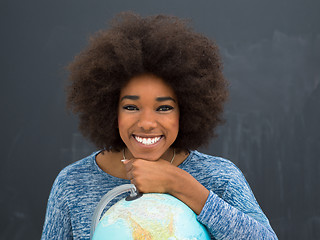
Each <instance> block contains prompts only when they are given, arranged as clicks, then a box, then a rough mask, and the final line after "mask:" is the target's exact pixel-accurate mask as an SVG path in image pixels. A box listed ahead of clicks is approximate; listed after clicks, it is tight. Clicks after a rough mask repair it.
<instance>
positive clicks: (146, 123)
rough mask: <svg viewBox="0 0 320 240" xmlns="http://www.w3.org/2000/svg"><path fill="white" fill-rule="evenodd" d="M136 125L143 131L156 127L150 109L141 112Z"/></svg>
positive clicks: (154, 118) (154, 117)
mask: <svg viewBox="0 0 320 240" xmlns="http://www.w3.org/2000/svg"><path fill="white" fill-rule="evenodd" d="M138 127H139V128H142V129H143V130H145V131H150V130H152V129H154V128H156V127H157V121H156V116H155V114H154V113H152V112H151V111H144V112H142V113H141V115H140V118H139V121H138Z"/></svg>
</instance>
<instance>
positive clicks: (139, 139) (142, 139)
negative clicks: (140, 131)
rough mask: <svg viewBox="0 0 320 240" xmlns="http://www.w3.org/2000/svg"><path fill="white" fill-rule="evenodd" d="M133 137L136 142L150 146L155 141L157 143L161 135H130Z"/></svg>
mask: <svg viewBox="0 0 320 240" xmlns="http://www.w3.org/2000/svg"><path fill="white" fill-rule="evenodd" d="M132 136H133V137H134V139H135V140H137V142H139V143H141V144H143V145H146V146H151V145H154V144H156V143H158V142H159V141H160V139H161V137H162V136H158V137H140V136H137V135H132Z"/></svg>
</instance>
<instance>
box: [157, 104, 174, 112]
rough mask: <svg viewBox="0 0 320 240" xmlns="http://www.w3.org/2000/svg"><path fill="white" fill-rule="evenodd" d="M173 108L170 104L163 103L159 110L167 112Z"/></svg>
mask: <svg viewBox="0 0 320 240" xmlns="http://www.w3.org/2000/svg"><path fill="white" fill-rule="evenodd" d="M172 109H173V107H172V106H170V105H163V106H160V107H158V109H157V111H160V112H166V111H170V110H172Z"/></svg>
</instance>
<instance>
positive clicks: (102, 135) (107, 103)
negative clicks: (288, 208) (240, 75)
mask: <svg viewBox="0 0 320 240" xmlns="http://www.w3.org/2000/svg"><path fill="white" fill-rule="evenodd" d="M70 73H71V74H70V80H71V84H70V87H69V88H68V106H69V107H70V108H71V109H72V110H73V111H74V112H75V113H76V114H78V115H79V119H80V130H81V131H82V132H83V134H84V136H86V137H88V138H89V139H90V140H91V141H92V142H93V143H94V144H95V145H96V146H97V148H98V149H99V150H97V151H96V152H94V153H92V154H91V155H90V156H88V157H86V158H84V159H82V160H79V161H77V162H76V163H74V164H72V165H70V166H68V167H66V168H65V169H63V170H62V171H61V172H60V174H59V175H58V177H57V179H56V181H55V182H54V185H53V187H52V190H51V193H50V196H49V200H48V207H47V214H46V220H45V224H44V228H43V234H42V239H89V237H90V225H91V221H92V219H91V217H92V214H93V212H94V209H95V207H96V205H97V203H98V202H99V200H100V199H101V197H102V196H103V195H104V194H105V193H107V192H108V191H110V190H111V189H113V188H115V187H117V186H119V185H122V184H126V183H130V182H131V183H133V184H134V185H135V186H136V188H137V189H138V190H139V191H140V192H142V193H168V194H170V195H172V196H174V197H175V198H177V199H179V200H180V201H182V202H183V203H185V204H186V205H187V206H188V207H189V208H190V209H192V211H194V213H196V214H197V221H199V222H200V223H201V224H203V225H204V226H205V227H206V228H207V230H208V231H209V232H210V237H211V239H277V237H276V235H275V233H274V231H273V230H272V228H271V226H270V224H269V221H268V219H267V217H266V216H265V215H264V213H263V212H262V210H261V209H260V207H259V205H258V203H257V202H256V200H255V197H254V195H253V193H252V191H251V189H250V187H249V185H248V183H247V182H246V180H245V178H244V176H243V174H242V173H241V171H240V170H239V169H238V168H237V167H236V166H235V165H234V164H233V163H231V162H230V161H229V160H226V159H223V158H220V157H214V156H209V155H206V154H203V153H200V152H198V151H196V150H195V149H196V148H197V147H199V146H202V145H203V144H205V143H207V142H208V140H209V139H210V138H211V137H212V136H214V129H215V127H216V126H217V125H218V124H220V123H222V122H223V120H222V118H221V113H222V111H223V104H224V102H225V100H226V98H227V82H226V80H225V79H224V77H223V74H222V65H221V62H220V57H219V53H218V47H217V46H216V45H215V43H214V42H212V41H210V40H209V39H208V38H206V37H205V36H203V35H201V34H198V33H195V32H194V31H193V30H192V29H191V28H190V27H188V26H187V24H186V22H185V21H183V20H180V19H178V18H175V17H168V16H163V15H158V16H152V17H146V18H143V17H140V16H138V15H135V14H133V13H123V14H120V15H119V16H118V17H117V18H116V19H115V21H114V22H113V24H112V26H111V28H110V29H108V30H105V31H100V32H99V33H98V34H97V35H95V36H94V37H93V38H92V39H91V43H90V45H89V47H88V48H87V49H86V50H84V51H83V52H82V53H81V54H80V55H79V56H78V57H76V58H75V60H74V61H73V63H71V65H70ZM117 200H119V198H116V199H115V201H117ZM140 237H141V236H140ZM106 239H112V236H106Z"/></svg>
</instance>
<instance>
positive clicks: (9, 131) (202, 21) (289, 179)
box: [0, 0, 320, 240]
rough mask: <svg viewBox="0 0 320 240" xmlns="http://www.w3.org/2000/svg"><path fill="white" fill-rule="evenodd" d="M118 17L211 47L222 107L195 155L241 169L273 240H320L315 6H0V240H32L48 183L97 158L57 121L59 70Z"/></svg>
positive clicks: (96, 0)
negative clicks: (215, 134) (162, 24)
mask: <svg viewBox="0 0 320 240" xmlns="http://www.w3.org/2000/svg"><path fill="white" fill-rule="evenodd" d="M124 10H133V11H136V12H138V13H140V14H142V15H150V14H157V13H165V14H172V15H176V16H179V17H183V18H190V19H192V22H193V26H194V28H195V29H196V30H197V31H198V32H201V33H204V34H206V35H208V36H209V37H211V38H214V39H216V41H217V43H218V44H219V46H220V49H221V54H222V57H223V61H224V63H225V69H224V72H225V75H226V77H227V78H228V79H229V81H230V91H231V98H230V101H229V103H228V105H227V106H226V111H225V117H226V119H227V124H225V125H224V126H223V127H220V128H219V133H220V136H219V138H217V139H215V140H213V141H212V142H211V143H210V145H209V146H208V147H207V148H204V149H202V150H203V151H205V152H208V153H211V154H214V155H220V156H223V157H226V158H229V159H231V160H232V161H233V162H234V163H236V164H237V165H238V166H239V167H240V169H241V170H242V171H243V173H244V174H245V176H246V178H247V180H248V182H249V183H250V185H251V187H252V189H253V191H254V193H255V196H256V198H257V200H258V202H259V203H260V205H261V207H262V209H263V210H264V212H265V213H266V215H267V216H268V218H269V219H270V222H271V224H272V226H273V228H274V230H275V231H276V233H277V235H278V237H279V239H320V198H319V196H320V192H319V189H320V186H319V172H320V163H319V157H320V127H319V123H320V112H319V104H320V27H319V26H320V14H319V12H320V2H319V1H318V0H313V1H312V0H263V1H262V0H233V1H231V0H207V1H204V0H200V1H199V0H198V1H191V0H176V1H175V0H162V1H151V0H145V1H142V0H136V1H131V0H122V1H121V0H118V1H108V0H87V1H85V0H63V1H62V0H55V1H44V0H38V1H37V0H32V1H31V0H30V1H25V0H19V1H17V0H5V1H3V0H2V1H0V25H1V38H0V41H1V45H0V46H1V60H0V61H1V62H0V63H1V65H0V66H1V68H0V69H1V75H0V76H1V94H0V100H1V101H0V102H1V105H0V107H1V108H0V113H1V132H0V133H1V135H0V136H1V143H0V146H1V155H2V157H1V163H0V168H1V170H0V171H1V172H0V174H1V175H0V189H1V194H0V196H1V197H0V215H1V220H0V239H11V240H15V239H24V240H25V239H39V238H40V234H41V230H42V224H43V220H44V215H45V207H46V201H47V198H48V195H49V191H50V188H51V185H52V183H53V181H54V178H55V177H56V175H57V174H58V172H59V171H60V170H61V169H62V168H63V167H64V166H66V165H67V164H70V163H72V162H74V161H76V160H78V159H80V158H81V157H84V156H86V155H87V154H89V153H91V152H92V151H93V150H94V148H93V147H92V146H90V144H88V143H87V142H86V141H85V140H84V139H83V138H82V137H81V135H80V134H79V132H78V131H77V120H76V119H75V118H74V117H73V116H72V115H71V114H69V113H67V111H66V110H65V104H64V102H65V96H64V85H65V80H66V78H67V73H66V71H65V70H64V66H65V65H66V64H67V63H68V62H70V61H71V60H72V58H73V56H74V55H75V54H77V53H78V52H79V51H80V50H81V49H82V48H83V47H84V46H85V45H86V43H87V40H88V37H89V36H90V34H92V33H94V32H95V31H97V30H99V29H101V28H104V27H105V26H106V23H107V22H108V20H110V19H111V18H112V17H113V16H114V15H115V14H116V13H118V12H120V11H124Z"/></svg>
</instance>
